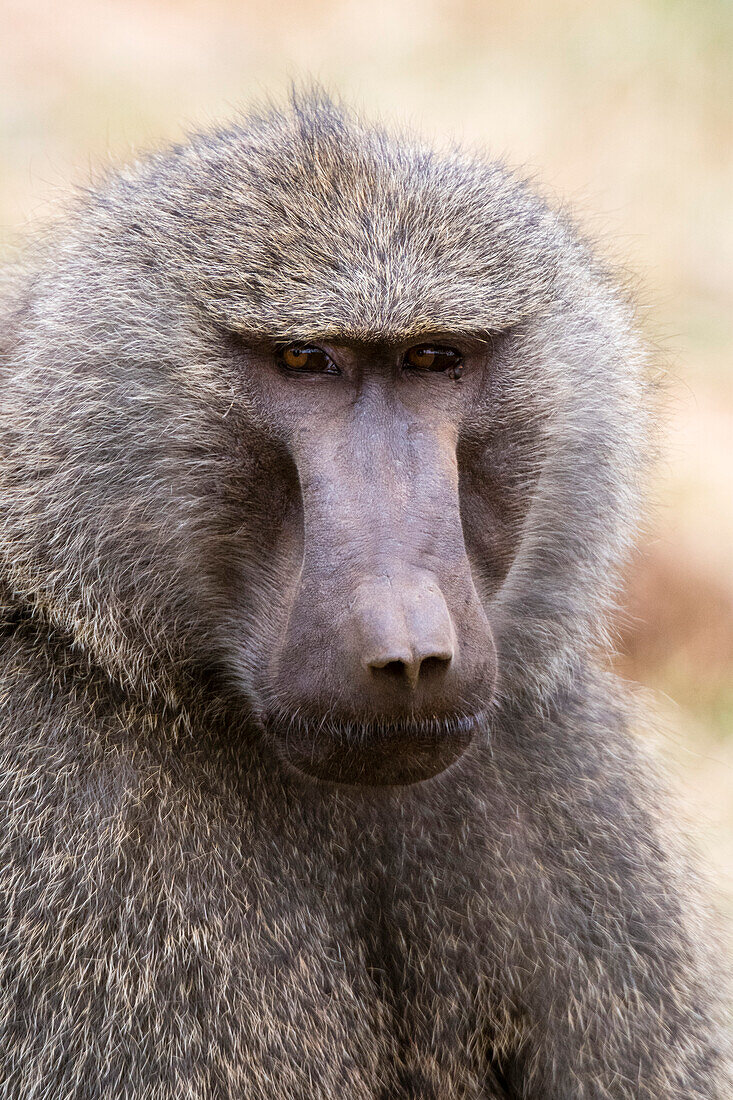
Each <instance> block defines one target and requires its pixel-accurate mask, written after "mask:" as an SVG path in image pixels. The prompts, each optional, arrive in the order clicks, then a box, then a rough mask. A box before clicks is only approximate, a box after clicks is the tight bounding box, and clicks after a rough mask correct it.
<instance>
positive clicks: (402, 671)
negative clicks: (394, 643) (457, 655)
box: [366, 654, 451, 688]
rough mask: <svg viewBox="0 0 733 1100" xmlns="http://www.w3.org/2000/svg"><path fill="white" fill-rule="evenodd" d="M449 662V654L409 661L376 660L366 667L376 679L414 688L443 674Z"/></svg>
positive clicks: (368, 663) (369, 662)
mask: <svg viewBox="0 0 733 1100" xmlns="http://www.w3.org/2000/svg"><path fill="white" fill-rule="evenodd" d="M450 662H451V655H450V654H445V655H443V654H440V655H431V656H429V657H422V658H419V657H418V658H414V659H409V660H400V659H396V660H394V659H393V660H386V661H385V660H384V659H379V658H376V659H375V660H372V661H367V662H366V665H367V668H368V669H369V671H370V672H371V673H372V674H373V675H376V676H377V677H381V678H385V679H389V680H393V681H395V682H399V681H407V682H409V684H410V686H411V687H413V688H415V687H417V684H418V681H420V680H429V679H433V678H434V677H435V676H437V675H439V674H440V673H441V672H445V671H446V669H447V668H448V666H449V664H450Z"/></svg>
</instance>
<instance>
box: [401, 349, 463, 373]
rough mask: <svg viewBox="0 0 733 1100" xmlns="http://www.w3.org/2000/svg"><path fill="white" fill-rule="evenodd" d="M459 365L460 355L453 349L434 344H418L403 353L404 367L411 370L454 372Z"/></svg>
mask: <svg viewBox="0 0 733 1100" xmlns="http://www.w3.org/2000/svg"><path fill="white" fill-rule="evenodd" d="M460 365H461V354H460V352H459V351H456V349H455V348H443V347H440V346H439V345H435V344H418V345H417V346H416V347H414V348H409V349H408V350H407V351H406V352H405V366H406V367H412V368H413V370H430V371H443V370H451V369H452V370H455V369H456V368H457V367H460Z"/></svg>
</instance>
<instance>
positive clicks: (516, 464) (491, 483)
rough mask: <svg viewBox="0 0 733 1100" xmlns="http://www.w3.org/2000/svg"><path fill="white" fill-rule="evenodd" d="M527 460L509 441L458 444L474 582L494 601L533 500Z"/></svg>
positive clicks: (464, 522) (465, 533)
mask: <svg viewBox="0 0 733 1100" xmlns="http://www.w3.org/2000/svg"><path fill="white" fill-rule="evenodd" d="M532 481H533V476H532V475H531V474H530V471H529V469H528V464H527V463H526V462H522V456H521V455H520V454H519V452H518V451H517V449H516V448H514V447H512V446H511V445H510V441H509V440H504V441H502V440H500V439H499V438H497V437H495V438H494V439H493V441H492V445H491V446H486V445H482V446H478V445H474V446H471V447H462V448H461V449H459V500H460V510H461V523H462V526H463V537H464V541H465V544H466V552H467V555H468V558H469V561H470V562H471V568H472V571H473V572H474V583H475V584H476V588H477V590H478V592H479V594H480V596H481V598H482V602H484V603H485V604H486V603H489V602H490V601H491V600H492V599H493V597H494V596H495V595H496V593H497V592H498V590H499V589H500V588H501V586H502V584H503V583H504V580H505V579H506V576H507V573H508V572H509V569H510V568H511V565H512V562H513V561H514V558H515V556H516V553H517V549H518V547H519V543H520V540H521V534H522V528H523V525H524V520H525V518H526V515H527V510H528V507H529V501H530V499H531V493H532V488H531V482H532Z"/></svg>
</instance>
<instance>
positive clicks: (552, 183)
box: [0, 0, 733, 912]
mask: <svg viewBox="0 0 733 1100" xmlns="http://www.w3.org/2000/svg"><path fill="white" fill-rule="evenodd" d="M308 76H314V77H316V78H317V79H318V80H320V81H322V82H323V83H324V84H326V86H328V87H330V88H333V89H337V90H339V91H340V92H342V93H343V94H344V96H345V97H346V98H347V99H349V100H351V101H352V102H354V103H356V104H357V105H358V106H360V107H363V108H364V109H366V110H367V111H369V112H370V113H372V114H378V115H381V116H384V117H385V118H391V117H396V118H397V119H399V120H401V121H406V122H407V123H408V124H411V125H413V126H415V127H417V128H419V129H422V130H423V131H424V132H426V133H427V134H428V135H429V136H435V137H436V138H438V139H442V138H445V137H447V136H449V135H456V136H458V137H459V138H461V139H462V140H464V141H465V142H467V143H469V144H479V143H480V144H482V145H485V146H488V148H489V149H490V150H492V151H493V152H494V153H496V154H498V155H502V156H505V157H507V158H508V159H509V160H510V161H511V162H514V163H518V164H523V165H525V166H526V167H527V168H528V169H529V171H530V172H531V173H533V174H535V175H536V176H537V177H538V178H539V179H540V180H541V181H542V183H543V186H544V187H545V188H546V190H547V191H548V192H549V193H550V195H551V196H556V197H559V198H562V199H563V200H564V201H567V202H569V204H570V205H571V206H572V208H573V209H574V210H575V212H576V215H577V217H578V218H579V219H580V221H581V222H582V223H583V224H584V225H585V226H586V228H587V229H588V230H589V232H590V233H592V234H593V235H594V236H595V237H596V238H597V239H598V240H599V241H600V243H601V247H602V248H603V249H604V250H605V251H606V252H607V254H608V255H610V256H611V257H612V258H613V259H615V261H616V262H618V263H620V264H621V265H622V266H623V268H624V269H625V270H626V271H627V272H628V274H629V278H630V279H632V280H634V282H635V283H636V284H637V285H638V288H639V293H640V296H641V301H642V305H643V307H644V315H645V323H646V325H647V329H648V332H649V336H650V338H651V339H652V340H653V341H654V342H655V343H656V345H657V346H658V348H659V349H660V352H661V355H662V358H663V361H664V365H665V369H666V370H667V371H668V373H669V376H670V387H669V401H668V410H667V412H668V425H667V432H666V435H665V439H664V442H663V446H662V456H661V462H660V465H659V470H658V474H657V478H656V482H655V484H654V486H652V495H653V498H654V500H655V501H656V506H655V508H654V510H653V517H652V520H651V521H650V524H649V528H648V532H647V536H646V541H645V545H644V547H643V554H642V555H640V557H639V559H638V561H637V563H636V565H635V566H634V569H633V571H632V574H631V576H630V578H629V596H628V614H627V616H626V621H625V625H624V628H623V633H622V648H623V655H622V657H621V659H620V664H621V667H622V669H623V671H624V673H625V674H626V675H628V676H629V677H630V678H632V679H635V680H638V681H640V682H641V683H643V684H645V685H647V686H648V687H650V688H651V689H653V691H654V693H655V698H656V708H657V711H658V716H659V720H658V722H657V723H656V727H657V730H658V732H657V733H656V734H655V736H656V737H657V739H658V742H659V747H660V750H661V751H662V752H663V753H664V754H665V755H666V756H667V758H668V759H669V761H670V762H671V764H672V766H673V768H674V770H675V771H676V773H677V776H678V778H679V781H680V786H681V788H682V791H683V796H684V799H685V801H686V804H687V808H688V811H689V812H690V813H691V814H692V815H693V816H694V817H695V818H696V820H697V829H698V831H699V833H700V835H701V837H702V843H703V845H704V847H705V848H706V850H707V854H708V856H709V859H710V861H711V863H712V867H713V872H714V875H715V878H716V881H717V884H718V887H719V890H720V894H721V897H722V898H723V902H724V905H725V906H726V907H727V908H729V910H730V911H731V912H733V492H732V488H733V370H732V369H731V366H732V365H731V349H732V348H733V308H732V307H733V216H732V214H733V209H732V208H733V3H731V2H730V0H697V2H696V3H694V4H692V3H685V2H682V0H617V2H616V3H614V4H613V5H598V4H589V3H583V2H582V0H547V2H534V3H530V2H529V0H511V2H509V0H392V2H388V0H340V2H336V0H299V2H296V0H281V2H280V3H277V2H273V0H243V2H235V0H206V2H201V0H157V2H154V0H66V2H65V3H63V4H59V3H57V2H55V0H0V255H1V254H3V253H5V254H8V253H9V252H10V251H12V249H14V247H15V246H16V243H17V240H18V238H19V237H22V235H23V234H24V233H25V231H26V229H27V228H31V229H32V228H33V227H34V226H37V225H38V223H39V222H42V221H43V220H44V219H46V218H47V217H48V216H50V214H51V212H52V211H53V209H54V208H55V207H56V206H58V204H59V203H61V204H63V201H64V198H65V196H66V195H67V194H68V192H69V189H70V186H71V185H72V184H84V183H85V182H87V181H88V180H89V178H90V176H93V175H94V173H95V171H97V170H98V169H99V167H100V166H103V165H105V164H107V163H109V162H116V161H118V160H120V159H125V158H129V157H130V156H132V155H133V154H134V151H135V150H136V149H139V148H140V147H145V146H149V145H152V144H155V143H156V142H158V141H160V140H161V139H163V138H175V137H177V136H179V135H180V134H181V132H183V131H185V129H186V128H188V127H189V126H191V125H193V124H199V123H207V122H210V121H214V120H221V119H226V118H227V117H229V116H231V115H232V114H233V113H234V112H235V111H236V109H237V108H238V107H240V106H243V105H246V104H247V103H249V102H251V101H252V99H262V98H263V97H265V96H268V95H275V96H278V95H281V94H282V93H283V91H284V90H285V88H286V87H287V85H288V82H289V81H290V80H291V79H295V80H299V79H302V78H305V77H308Z"/></svg>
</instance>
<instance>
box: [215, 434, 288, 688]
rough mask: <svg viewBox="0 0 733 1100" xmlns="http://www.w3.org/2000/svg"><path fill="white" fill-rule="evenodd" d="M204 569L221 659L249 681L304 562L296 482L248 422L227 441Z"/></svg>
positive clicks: (277, 451)
mask: <svg viewBox="0 0 733 1100" xmlns="http://www.w3.org/2000/svg"><path fill="white" fill-rule="evenodd" d="M230 448H231V449H230V452H229V453H230V454H231V455H232V456H236V460H235V461H232V462H231V463H228V464H227V469H226V471H225V474H224V477H223V478H222V479H221V485H220V488H219V493H218V499H217V501H216V503H214V501H212V503H211V510H212V512H213V511H214V510H216V511H217V512H218V518H217V529H216V532H215V534H214V537H213V538H212V539H211V540H210V549H211V552H210V557H209V562H208V568H209V571H210V573H211V574H212V576H213V587H214V590H215V592H216V596H217V607H218V615H217V618H218V622H217V625H216V631H217V635H218V637H219V641H220V644H221V646H222V650H223V656H224V661H225V663H226V664H227V665H228V667H230V669H233V670H234V671H235V672H236V673H242V674H243V675H244V678H245V680H246V682H247V684H248V686H251V684H252V676H253V674H254V672H253V670H255V669H260V668H261V667H262V665H263V663H266V661H267V654H268V652H269V650H270V649H271V648H272V646H273V644H274V640H275V639H276V638H277V636H278V634H279V633H281V632H282V630H283V628H284V622H285V620H286V618H287V614H288V608H289V606H290V605H291V604H292V600H293V594H294V591H295V589H296V588H297V584H298V579H299V576H300V571H301V568H302V561H303V517H302V500H301V492H300V484H299V481H298V476H297V472H296V470H295V467H294V465H293V463H292V461H291V459H290V457H289V455H288V454H287V452H286V451H285V450H284V448H281V447H280V446H279V445H278V444H277V443H273V441H272V440H271V439H268V438H265V437H263V436H262V434H261V433H258V432H257V430H256V429H255V428H253V427H252V426H251V425H243V426H241V428H239V429H238V430H236V432H235V435H234V437H233V438H232V439H231V441H230Z"/></svg>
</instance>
